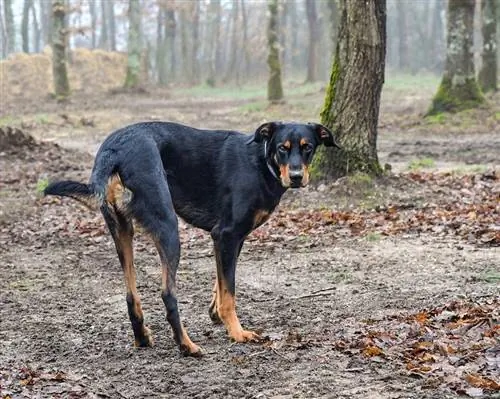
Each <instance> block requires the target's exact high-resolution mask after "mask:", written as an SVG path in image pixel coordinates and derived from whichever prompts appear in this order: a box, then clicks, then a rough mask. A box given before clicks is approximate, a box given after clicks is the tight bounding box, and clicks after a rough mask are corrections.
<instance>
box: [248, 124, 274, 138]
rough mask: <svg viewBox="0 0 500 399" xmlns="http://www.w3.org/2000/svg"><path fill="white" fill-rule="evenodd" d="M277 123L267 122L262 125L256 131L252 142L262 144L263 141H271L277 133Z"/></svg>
mask: <svg viewBox="0 0 500 399" xmlns="http://www.w3.org/2000/svg"><path fill="white" fill-rule="evenodd" d="M276 125H277V124H276V122H267V123H264V124H262V125H260V126H259V127H258V128H257V130H256V131H255V134H254V137H253V140H252V141H255V142H256V143H261V142H262V140H271V138H272V137H273V134H274V132H275V131H276Z"/></svg>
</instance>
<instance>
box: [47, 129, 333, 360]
mask: <svg viewBox="0 0 500 399" xmlns="http://www.w3.org/2000/svg"><path fill="white" fill-rule="evenodd" d="M320 144H324V145H326V146H337V144H336V142H335V139H334V137H333V135H332V133H331V132H330V131H329V130H328V129H327V128H326V127H324V126H322V125H319V124H312V123H311V124H299V123H282V122H270V123H265V124H263V125H262V126H260V127H259V128H258V129H257V130H256V132H255V133H254V134H253V135H252V136H248V135H245V134H242V133H238V132H234V131H223V130H198V129H194V128H192V127H188V126H184V125H180V124H176V123H169V122H147V123H138V124H134V125H131V126H127V127H125V128H122V129H119V130H117V131H115V132H114V133H112V134H111V135H110V136H109V137H108V138H106V140H105V141H104V142H103V144H102V146H101V148H100V149H99V151H98V153H97V155H96V159H95V163H94V168H93V170H92V175H91V178H90V182H89V184H82V183H77V182H73V181H60V182H55V183H52V184H50V185H49V186H48V187H47V188H46V189H45V194H46V195H60V196H67V197H73V198H75V199H79V200H84V201H86V200H88V199H91V198H95V199H97V201H98V204H99V207H100V209H101V212H102V214H103V216H104V219H105V221H106V224H107V226H108V228H109V231H110V232H111V235H112V236H113V239H114V242H115V246H116V251H117V252H118V257H119V259H120V263H121V265H122V268H123V271H124V274H125V283H126V286H127V305H128V313H129V316H130V321H131V322H132V328H133V330H134V336H135V344H136V345H137V346H150V345H151V344H152V338H151V335H150V332H149V330H148V328H147V327H145V326H144V318H143V313H142V309H141V302H140V298H139V295H138V293H137V289H136V277H135V269H134V260H133V250H132V238H133V235H134V228H133V225H132V219H135V221H136V222H138V223H139V224H140V225H142V226H143V227H144V229H145V230H146V231H147V232H149V234H150V235H151V236H152V237H153V240H154V242H155V244H156V248H157V250H158V253H159V255H160V260H161V264H162V293H161V295H162V299H163V302H164V303H165V307H166V310H167V320H168V321H169V323H170V325H171V326H172V329H173V332H174V338H175V341H176V343H177V345H178V346H179V348H180V350H181V353H183V354H184V355H192V356H199V355H201V354H202V351H201V349H200V347H198V346H197V345H196V344H194V343H193V342H192V341H191V339H190V338H189V336H188V334H187V332H186V330H185V329H184V327H183V325H182V323H181V320H180V317H179V312H178V308H177V299H176V290H175V279H176V272H177V267H178V264H179V253H180V243H179V234H178V229H177V216H176V214H177V215H179V216H180V217H181V218H183V219H184V220H185V221H186V222H188V223H190V224H192V225H193V226H196V227H199V228H201V229H203V230H206V231H209V232H210V233H211V236H212V239H213V242H214V247H215V260H216V263H217V280H216V282H215V287H214V296H213V299H212V303H211V305H210V308H209V312H210V316H211V318H212V320H214V321H221V322H223V323H224V325H225V327H226V329H227V332H228V334H229V336H230V338H231V339H233V340H234V341H237V342H245V341H252V340H256V339H257V338H258V335H257V334H256V333H254V332H252V331H247V330H244V329H243V328H242V327H241V325H240V322H239V320H238V317H237V315H236V303H235V269H236V261H237V258H238V256H239V254H240V251H241V247H242V246H243V242H244V240H245V238H246V237H247V235H248V234H249V233H250V232H251V231H252V230H254V229H255V228H257V227H258V226H260V225H261V224H262V223H264V222H265V221H266V220H267V218H268V217H269V215H270V214H271V212H273V210H274V209H275V207H276V205H278V203H279V201H280V198H281V196H282V195H283V193H284V192H285V191H286V190H287V188H289V187H292V188H296V187H303V186H306V185H307V183H308V182H309V172H308V167H309V165H310V163H311V160H312V158H313V155H314V152H315V149H316V147H317V146H318V145H320Z"/></svg>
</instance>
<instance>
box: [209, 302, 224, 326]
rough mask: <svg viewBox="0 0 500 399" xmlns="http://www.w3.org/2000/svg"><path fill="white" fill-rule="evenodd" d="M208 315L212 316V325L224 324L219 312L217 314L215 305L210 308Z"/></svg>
mask: <svg viewBox="0 0 500 399" xmlns="http://www.w3.org/2000/svg"><path fill="white" fill-rule="evenodd" d="M208 315H209V316H210V320H212V323H214V324H222V320H221V318H220V316H219V312H217V308H216V307H215V305H213V304H212V305H210V307H209V308H208Z"/></svg>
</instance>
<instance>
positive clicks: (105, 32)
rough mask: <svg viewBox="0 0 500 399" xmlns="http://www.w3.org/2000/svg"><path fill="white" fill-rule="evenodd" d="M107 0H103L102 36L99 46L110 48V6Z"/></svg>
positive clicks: (105, 48)
mask: <svg viewBox="0 0 500 399" xmlns="http://www.w3.org/2000/svg"><path fill="white" fill-rule="evenodd" d="M105 2H106V0H101V36H100V37H99V48H102V49H104V50H109V27H108V22H109V16H108V11H109V7H108V6H106V4H105Z"/></svg>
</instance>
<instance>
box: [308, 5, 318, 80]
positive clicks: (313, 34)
mask: <svg viewBox="0 0 500 399" xmlns="http://www.w3.org/2000/svg"><path fill="white" fill-rule="evenodd" d="M306 12H307V23H308V27H309V46H308V50H309V53H308V55H307V78H306V82H315V81H316V80H318V43H319V21H318V13H317V11H316V0H306Z"/></svg>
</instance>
